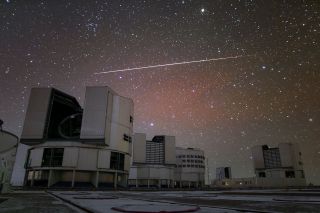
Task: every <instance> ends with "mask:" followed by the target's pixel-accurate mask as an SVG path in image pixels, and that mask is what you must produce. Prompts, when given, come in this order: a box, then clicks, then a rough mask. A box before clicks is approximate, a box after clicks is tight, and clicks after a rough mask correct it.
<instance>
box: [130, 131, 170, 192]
mask: <svg viewBox="0 0 320 213" xmlns="http://www.w3.org/2000/svg"><path fill="white" fill-rule="evenodd" d="M175 144H176V143H175V137H174V136H164V135H161V136H154V137H153V139H152V140H147V139H146V135H145V134H143V133H135V134H134V139H133V163H132V166H131V169H130V176H129V186H131V187H146V188H150V187H153V188H170V187H173V186H174V170H175V166H176V154H175Z"/></svg>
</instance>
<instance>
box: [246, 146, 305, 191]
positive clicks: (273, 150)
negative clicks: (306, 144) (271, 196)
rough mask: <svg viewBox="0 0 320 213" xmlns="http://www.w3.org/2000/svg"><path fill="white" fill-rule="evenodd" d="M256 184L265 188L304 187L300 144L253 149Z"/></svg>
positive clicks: (256, 147) (255, 147)
mask: <svg viewBox="0 0 320 213" xmlns="http://www.w3.org/2000/svg"><path fill="white" fill-rule="evenodd" d="M252 157H253V164H254V170H255V174H256V184H257V185H258V186H265V187H287V186H304V185H306V179H305V176H304V171H303V162H302V153H301V151H300V149H299V146H298V144H294V143H280V144H279V145H278V147H269V146H267V145H263V146H254V147H252Z"/></svg>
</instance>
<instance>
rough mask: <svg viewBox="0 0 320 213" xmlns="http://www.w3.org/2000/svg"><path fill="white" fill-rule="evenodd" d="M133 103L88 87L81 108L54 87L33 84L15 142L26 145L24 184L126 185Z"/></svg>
mask: <svg viewBox="0 0 320 213" xmlns="http://www.w3.org/2000/svg"><path fill="white" fill-rule="evenodd" d="M132 127H133V101H132V100H131V99H129V98H125V97H122V96H120V95H118V94H117V93H115V92H114V91H113V90H112V89H111V88H109V87H107V86H104V87H87V88H86V94H85V100H84V107H83V108H82V107H81V106H80V104H79V103H78V101H77V99H76V98H74V97H73V96H70V95H68V94H66V93H64V92H62V91H59V90H57V89H54V88H33V89H32V90H31V94H30V98H29V104H28V109H27V112H26V117H25V121H24V125H23V132H22V136H21V140H20V142H21V143H23V144H26V145H28V146H29V149H28V155H27V158H26V159H27V160H26V164H25V169H26V175H25V181H24V185H26V186H41V187H114V188H116V187H125V186H126V185H127V178H128V174H129V168H130V159H131V153H132V149H131V141H132V139H131V136H132Z"/></svg>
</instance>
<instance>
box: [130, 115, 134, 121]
mask: <svg viewBox="0 0 320 213" xmlns="http://www.w3.org/2000/svg"><path fill="white" fill-rule="evenodd" d="M130 123H133V117H132V116H131V115H130Z"/></svg>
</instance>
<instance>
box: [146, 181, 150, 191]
mask: <svg viewBox="0 0 320 213" xmlns="http://www.w3.org/2000/svg"><path fill="white" fill-rule="evenodd" d="M147 182H148V183H147V184H148V189H149V187H150V181H149V179H148V180H147Z"/></svg>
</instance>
